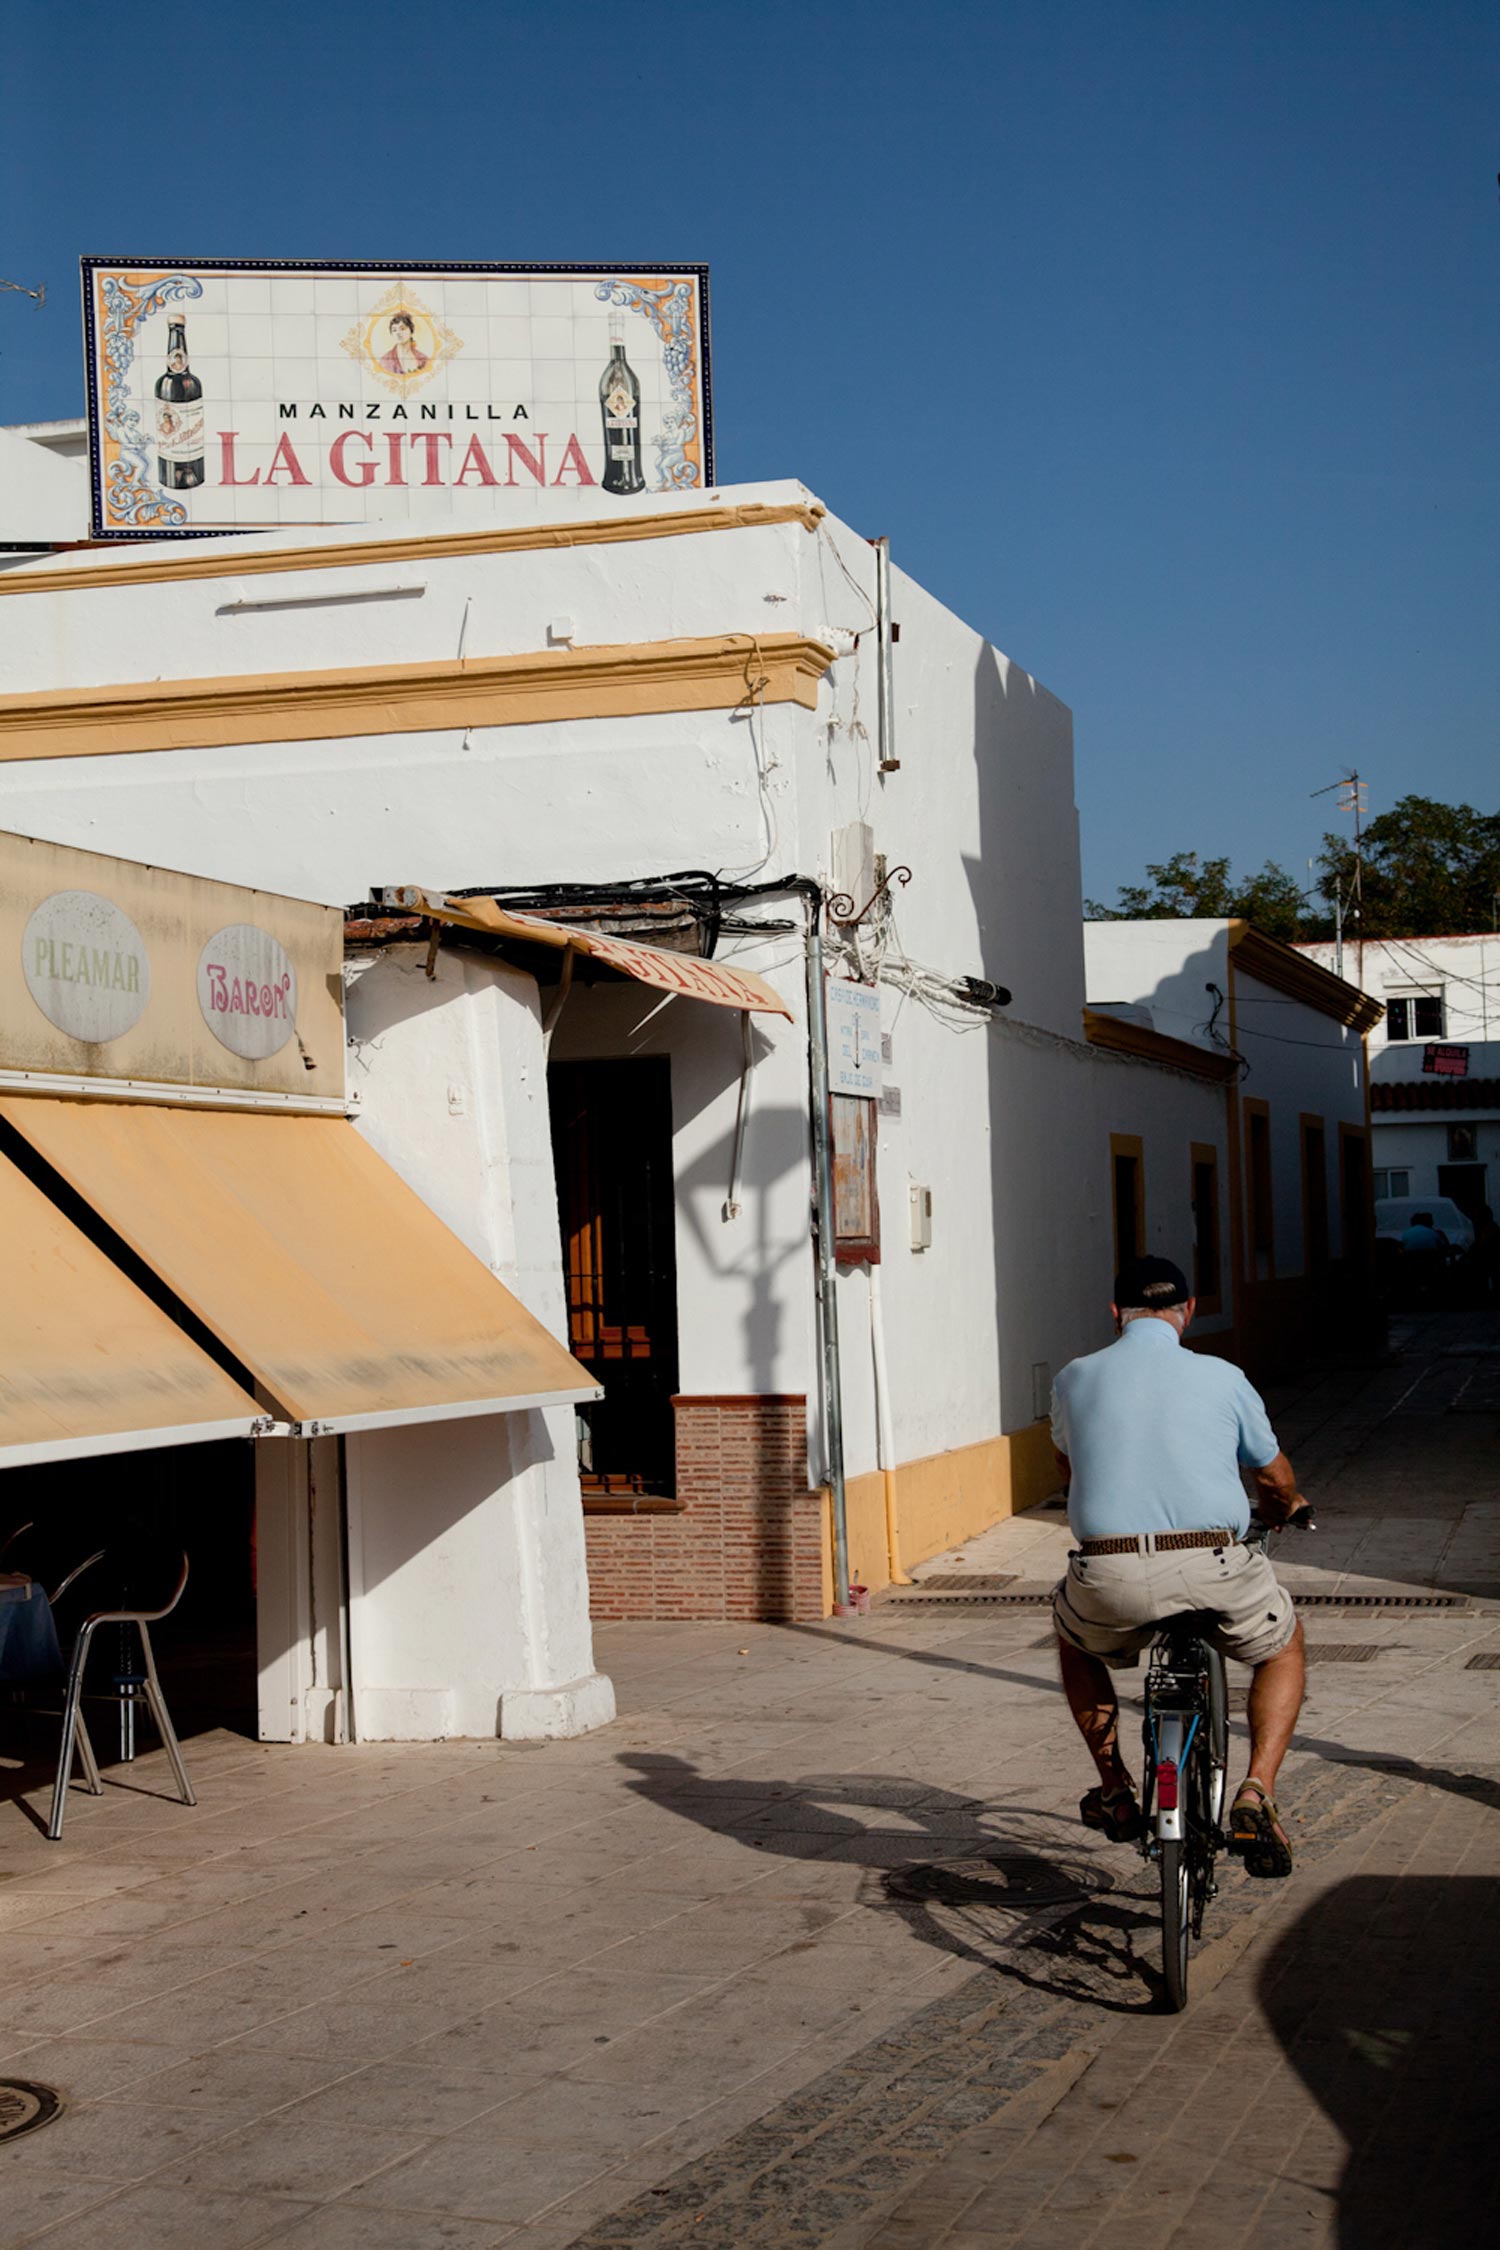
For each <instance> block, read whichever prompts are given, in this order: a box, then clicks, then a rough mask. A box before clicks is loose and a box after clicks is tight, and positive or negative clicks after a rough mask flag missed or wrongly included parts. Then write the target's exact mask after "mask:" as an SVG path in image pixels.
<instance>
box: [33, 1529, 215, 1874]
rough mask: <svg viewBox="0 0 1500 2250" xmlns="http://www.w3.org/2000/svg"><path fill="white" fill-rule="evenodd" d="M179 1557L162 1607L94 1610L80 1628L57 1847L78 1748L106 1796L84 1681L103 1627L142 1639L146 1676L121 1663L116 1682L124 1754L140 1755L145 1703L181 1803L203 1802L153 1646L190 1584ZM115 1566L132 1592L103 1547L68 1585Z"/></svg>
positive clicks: (61, 1767)
mask: <svg viewBox="0 0 1500 2250" xmlns="http://www.w3.org/2000/svg"><path fill="white" fill-rule="evenodd" d="M174 1552H175V1555H176V1561H177V1575H176V1583H175V1584H174V1585H173V1587H172V1591H171V1593H170V1594H169V1595H168V1596H167V1599H166V1600H165V1601H163V1602H161V1603H160V1605H159V1606H158V1607H155V1608H149V1607H143V1606H139V1605H136V1606H127V1601H126V1600H125V1599H124V1598H122V1599H121V1601H120V1602H119V1603H118V1604H117V1605H116V1606H115V1607H113V1608H110V1609H98V1610H94V1611H92V1612H91V1613H90V1614H89V1615H88V1616H87V1617H85V1618H84V1620H83V1622H82V1624H81V1625H80V1626H79V1628H78V1632H77V1635H76V1636H75V1638H74V1642H73V1653H72V1656H71V1658H70V1660H69V1664H68V1690H67V1695H66V1698H65V1700H64V1703H63V1726H62V1743H61V1746H60V1748H59V1751H58V1760H57V1781H56V1785H55V1786H54V1788H53V1792H52V1816H51V1818H50V1820H49V1821H48V1823H47V1834H48V1835H49V1836H50V1837H51V1839H52V1841H53V1842H54V1843H56V1842H57V1840H58V1838H59V1837H60V1836H61V1835H62V1829H63V1812H64V1808H65V1806H66V1803H67V1792H68V1784H69V1782H70V1781H71V1779H72V1773H73V1753H74V1749H75V1747H76V1748H77V1750H78V1753H79V1757H80V1759H81V1761H82V1764H83V1773H84V1782H85V1786H86V1787H87V1788H88V1790H89V1791H90V1793H91V1795H93V1796H95V1797H98V1796H101V1795H102V1794H103V1786H104V1785H103V1783H102V1782H101V1781H100V1779H99V1769H98V1766H97V1764H96V1763H95V1760H94V1753H93V1749H92V1746H91V1745H90V1742H89V1738H88V1729H87V1727H86V1726H85V1724H84V1719H83V1710H82V1702H83V1680H84V1673H85V1671H86V1669H87V1666H88V1660H89V1650H90V1649H91V1647H92V1646H93V1640H94V1635H95V1633H97V1631H98V1630H99V1627H100V1626H101V1625H119V1626H122V1627H127V1628H128V1627H130V1626H134V1628H135V1630H136V1632H137V1633H138V1634H139V1635H140V1643H141V1656H142V1659H143V1666H142V1669H141V1671H139V1672H134V1671H126V1670H125V1669H124V1666H123V1664H122V1667H121V1670H120V1671H119V1673H117V1675H116V1681H115V1686H116V1694H117V1697H118V1699H119V1701H120V1703H121V1706H122V1713H121V1717H122V1730H121V1732H122V1744H121V1748H122V1755H123V1756H124V1757H125V1758H127V1759H129V1758H133V1757H134V1755H135V1707H136V1704H137V1702H138V1701H140V1700H142V1699H144V1701H145V1704H146V1708H147V1709H148V1711H149V1712H150V1713H151V1717H152V1720H153V1722H154V1724H155V1727H156V1731H157V1733H158V1735H160V1737H161V1745H162V1748H163V1749H164V1750H165V1751H166V1753H167V1762H168V1764H169V1765H170V1766H171V1768H172V1773H173V1776H174V1778H175V1780H176V1783H177V1790H178V1794H179V1796H180V1797H181V1799H182V1802H183V1803H184V1804H185V1805H196V1804H197V1802H198V1800H197V1798H196V1797H195V1796H194V1794H193V1785H192V1783H191V1782H190V1781H189V1780H188V1776H187V1768H186V1766H185V1765H184V1764H183V1762H182V1751H181V1749H180V1747H179V1746H178V1741H177V1734H176V1730H175V1729H174V1727H173V1725H172V1720H171V1715H170V1713H169V1712H168V1710H167V1703H166V1697H165V1696H164V1695H163V1694H162V1692H161V1681H160V1679H159V1678H158V1676H157V1670H156V1654H155V1651H154V1650H153V1648H152V1646H151V1631H150V1628H151V1627H152V1626H153V1625H156V1624H159V1623H160V1622H161V1620H162V1618H164V1617H169V1616H170V1615H171V1613H172V1611H173V1610H174V1609H175V1608H176V1607H177V1604H178V1603H179V1602H180V1601H181V1599H182V1595H183V1589H184V1588H185V1587H186V1585H187V1582H188V1559H187V1556H186V1555H185V1554H184V1553H183V1552H182V1550H181V1549H180V1548H178V1549H175V1550H174ZM110 1562H113V1563H115V1564H116V1567H117V1571H118V1579H119V1583H120V1584H121V1585H122V1587H125V1588H127V1589H128V1586H129V1582H130V1578H131V1576H132V1572H131V1569H130V1566H129V1562H128V1559H127V1558H122V1557H120V1556H118V1555H116V1554H112V1553H111V1552H110V1551H109V1550H107V1549H103V1548H101V1549H100V1551H99V1553H98V1554H95V1555H91V1556H90V1557H89V1559H88V1561H87V1562H86V1563H80V1564H79V1566H78V1568H77V1569H76V1570H74V1571H73V1572H71V1573H70V1575H69V1577H68V1579H67V1581H66V1582H65V1583H66V1584H67V1585H72V1583H73V1582H74V1580H75V1579H77V1578H78V1577H80V1576H81V1575H82V1573H83V1572H84V1571H85V1570H88V1569H91V1568H92V1567H93V1566H94V1565H95V1564H98V1563H104V1564H108V1563H110ZM137 1568H138V1566H137ZM60 1591H61V1589H60Z"/></svg>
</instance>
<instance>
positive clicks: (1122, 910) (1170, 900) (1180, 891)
mask: <svg viewBox="0 0 1500 2250" xmlns="http://www.w3.org/2000/svg"><path fill="white" fill-rule="evenodd" d="M1146 874H1147V876H1148V878H1149V881H1147V882H1145V883H1123V884H1121V886H1120V895H1119V897H1118V899H1117V900H1116V901H1115V904H1114V905H1113V906H1102V905H1101V904H1100V903H1099V901H1098V900H1097V899H1085V900H1084V909H1083V910H1084V913H1085V915H1086V916H1087V918H1088V920H1089V921H1091V922H1167V921H1179V920H1188V921H1211V922H1218V921H1223V920H1225V919H1226V918H1227V917H1228V916H1230V915H1241V916H1243V918H1244V919H1245V920H1246V921H1247V922H1253V923H1254V924H1255V927H1256V928H1257V929H1258V930H1264V931H1265V933H1266V935H1267V936H1268V937H1279V938H1287V939H1291V938H1304V937H1314V936H1319V935H1321V934H1322V930H1323V926H1324V919H1325V918H1324V917H1322V916H1320V915H1316V914H1310V913H1309V912H1308V910H1307V906H1306V902H1305V900H1304V897H1303V893H1302V890H1301V888H1300V886H1299V884H1298V882H1297V878H1296V877H1295V876H1294V875H1289V874H1288V873H1287V871H1286V869H1285V868H1284V867H1279V866H1278V865H1277V864H1276V862H1275V860H1273V859H1268V860H1267V861H1266V864H1265V866H1264V867H1263V868H1262V869H1261V871H1260V873H1259V874H1258V875H1245V876H1241V877H1240V878H1239V879H1238V880H1236V879H1235V877H1234V876H1233V875H1232V874H1231V872H1230V865H1229V860H1228V858H1227V857H1226V858H1223V859H1205V860H1201V861H1200V859H1199V857H1198V854H1197V853H1196V852H1174V853H1173V855H1172V857H1171V858H1170V859H1168V860H1163V861H1162V862H1160V863H1159V864H1155V865H1153V864H1152V863H1151V862H1149V861H1148V862H1147V866H1146Z"/></svg>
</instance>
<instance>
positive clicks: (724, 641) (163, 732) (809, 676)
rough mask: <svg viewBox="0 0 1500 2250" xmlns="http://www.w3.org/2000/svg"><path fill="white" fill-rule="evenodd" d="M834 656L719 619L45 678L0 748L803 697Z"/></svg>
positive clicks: (431, 725) (55, 749)
mask: <svg viewBox="0 0 1500 2250" xmlns="http://www.w3.org/2000/svg"><path fill="white" fill-rule="evenodd" d="M832 662H833V651H832V650H831V649H829V648H825V647H824V646H823V644H822V642H821V641H809V640H804V639H803V638H802V636H801V635H800V634H797V633H761V634H754V635H752V634H749V633H725V634H721V635H719V636H717V637H715V638H709V639H705V640H681V641H631V642H627V643H625V644H624V645H622V646H612V647H601V648H580V649H557V650H551V651H536V652H531V651H528V652H527V653H526V654H524V655H520V656H484V657H467V658H458V659H453V658H445V659H443V660H442V661H441V662H438V663H425V664H369V665H363V666H359V667H355V668H348V669H343V670H339V671H331V672H255V673H249V674H246V675H243V676H240V677H232V678H224V679H213V680H168V681H161V680H150V681H146V682H143V683H141V684H135V683H131V684H128V685H125V686H117V687H99V688H87V689H83V690H79V689H76V688H63V689H51V688H49V689H46V690H44V691H42V692H41V693H31V694H27V695H8V696H0V761H4V760H8V759H19V758H92V757H105V756H109V755H112V754H114V753H117V752H125V751H142V750H202V749H222V748H225V747H227V746H229V745H232V744H238V743H249V742H326V741H328V740H330V739H333V738H337V737H339V736H344V735H356V734H373V735H382V734H425V733H431V732H432V731H434V730H436V729H441V728H453V727H510V726H536V725H540V724H543V723H545V722H548V721H556V720H562V719H621V718H630V717H636V716H655V715H656V714H658V713H662V712H669V711H728V710H734V709H735V708H736V707H737V706H738V705H739V704H742V703H744V702H746V701H748V700H749V698H750V697H751V695H752V693H753V695H754V697H755V699H756V700H757V701H758V702H761V703H800V704H802V705H803V706H804V707H805V708H806V709H807V710H813V709H815V708H816V705H817V700H818V682H819V681H820V680H821V678H822V677H823V674H824V673H825V672H826V671H827V669H828V667H829V665H830V664H831V663H832Z"/></svg>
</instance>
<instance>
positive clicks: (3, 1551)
mask: <svg viewBox="0 0 1500 2250" xmlns="http://www.w3.org/2000/svg"><path fill="white" fill-rule="evenodd" d="M28 1535H30V1536H29V1544H30V1545H32V1546H35V1545H37V1544H38V1534H37V1527H36V1525H35V1524H32V1523H21V1524H17V1525H16V1526H15V1528H14V1530H12V1531H11V1533H10V1535H9V1536H8V1538H7V1539H6V1540H5V1542H4V1544H3V1545H0V1569H24V1568H25V1567H26V1564H27V1563H28V1562H30V1563H32V1564H33V1565H34V1566H35V1567H33V1568H32V1570H31V1571H30V1572H29V1573H28V1575H29V1576H30V1577H32V1578H33V1579H35V1578H36V1577H37V1575H38V1572H39V1571H45V1570H46V1568H47V1565H48V1563H49V1561H52V1558H51V1557H50V1556H49V1555H47V1554H46V1553H45V1552H42V1553H39V1554H35V1555H32V1554H30V1553H29V1552H28ZM103 1558H104V1549H103V1548H102V1547H100V1548H98V1549H96V1551H95V1552H94V1553H93V1554H92V1555H85V1556H84V1558H83V1560H82V1562H79V1563H75V1564H74V1565H73V1568H72V1569H71V1570H68V1571H65V1572H64V1573H63V1576H62V1577H61V1578H59V1579H58V1580H57V1582H56V1584H55V1585H54V1586H53V1587H52V1588H51V1590H50V1591H47V1589H45V1588H44V1589H43V1590H44V1592H47V1603H48V1607H49V1608H50V1609H52V1611H53V1612H54V1613H55V1612H56V1609H57V1605H58V1603H59V1602H60V1601H61V1600H62V1598H63V1596H64V1594H66V1593H67V1591H68V1589H69V1588H70V1587H71V1586H72V1584H73V1582H74V1580H75V1579H77V1578H80V1577H82V1575H83V1573H84V1572H85V1571H86V1570H88V1569H91V1568H92V1566H93V1565H94V1564H95V1563H97V1562H101V1561H102V1560H103ZM53 1567H54V1568H55V1567H56V1564H55V1562H54V1563H53ZM15 1692H16V1697H17V1700H24V1699H25V1698H26V1696H27V1695H28V1694H29V1692H30V1690H29V1687H21V1688H18V1689H17V1690H16V1691H15ZM74 1734H75V1736H76V1740H77V1747H78V1756H79V1761H80V1763H81V1764H82V1766H83V1776H84V1782H85V1785H86V1786H87V1788H88V1789H89V1791H90V1793H91V1794H92V1795H93V1796H95V1797H100V1796H102V1795H103V1794H104V1784H103V1782H102V1781H101V1780H100V1779H99V1766H98V1761H97V1760H96V1758H95V1756H94V1746H93V1743H92V1742H91V1741H90V1740H89V1730H88V1728H87V1727H86V1726H85V1724H84V1720H83V1713H82V1711H81V1710H80V1711H78V1712H77V1714H76V1716H75V1720H74ZM61 1770H62V1769H61V1765H59V1768H58V1771H59V1775H60V1774H61ZM53 1786H54V1804H53V1815H52V1817H53V1821H54V1822H55V1823H56V1825H55V1826H51V1827H49V1828H48V1831H47V1833H48V1835H49V1836H50V1837H51V1838H52V1839H53V1841H54V1842H55V1841H56V1839H57V1838H58V1836H60V1835H61V1833H62V1818H61V1815H60V1813H59V1811H58V1809H57V1804H56V1799H55V1791H56V1788H57V1786H58V1784H57V1783H54V1785H53Z"/></svg>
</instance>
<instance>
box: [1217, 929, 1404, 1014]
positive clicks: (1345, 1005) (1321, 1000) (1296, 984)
mask: <svg viewBox="0 0 1500 2250" xmlns="http://www.w3.org/2000/svg"><path fill="white" fill-rule="evenodd" d="M1229 951H1230V956H1231V958H1232V959H1233V961H1234V962H1235V963H1236V965H1237V966H1238V967H1239V968H1241V969H1243V970H1244V972H1245V974H1246V976H1247V977H1254V979H1255V981H1256V983H1257V984H1268V985H1270V987H1271V989H1272V991H1273V992H1284V993H1285V994H1286V995H1287V997H1288V998H1289V999H1292V1000H1300V1001H1301V1002H1302V1004H1303V1006H1304V1007H1307V1008H1315V1009H1316V1010H1317V1012H1318V1014H1319V1015H1321V1016H1332V1017H1333V1019H1334V1021H1335V1022H1336V1023H1342V1024H1347V1025H1348V1026H1349V1027H1350V1029H1351V1030H1359V1031H1368V1030H1370V1028H1371V1027H1372V1026H1373V1025H1375V1024H1377V1023H1379V1021H1380V1019H1381V1017H1382V1016H1383V1015H1384V1014H1385V1008H1384V1006H1383V1004H1382V1003H1381V1002H1380V1001H1379V1000H1371V999H1370V998H1369V997H1368V995H1367V994H1365V993H1363V992H1361V991H1360V990H1359V989H1358V987H1357V986H1355V985H1352V984H1346V983H1345V982H1344V979H1343V978H1342V977H1336V976H1335V975H1334V974H1333V971H1332V970H1331V969H1325V968H1322V967H1321V966H1320V965H1319V963H1318V962H1316V961H1309V960H1308V958H1307V956H1306V954H1303V953H1298V952H1297V951H1296V949H1295V948H1294V947H1292V946H1290V945H1283V944H1282V942H1281V940H1280V938H1273V937H1267V936H1266V934H1265V932H1264V931H1263V930H1257V929H1253V928H1252V927H1251V925H1250V924H1249V923H1248V922H1243V921H1240V920H1239V919H1238V918H1236V919H1234V920H1232V921H1231V922H1230V925H1229Z"/></svg>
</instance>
